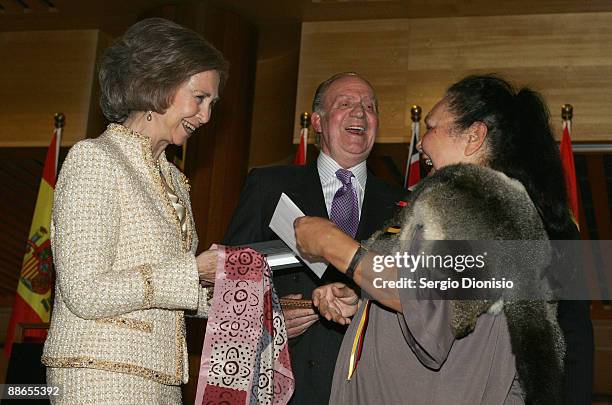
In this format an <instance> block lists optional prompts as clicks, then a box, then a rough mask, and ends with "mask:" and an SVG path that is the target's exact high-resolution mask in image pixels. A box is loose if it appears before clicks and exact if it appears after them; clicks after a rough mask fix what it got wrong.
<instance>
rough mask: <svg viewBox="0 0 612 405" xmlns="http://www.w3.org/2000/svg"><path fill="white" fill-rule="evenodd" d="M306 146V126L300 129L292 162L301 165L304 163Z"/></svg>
mask: <svg viewBox="0 0 612 405" xmlns="http://www.w3.org/2000/svg"><path fill="white" fill-rule="evenodd" d="M307 148H308V128H302V130H301V131H300V146H298V149H297V151H296V152H295V157H294V158H293V164H294V165H298V166H303V165H305V164H306V149H307Z"/></svg>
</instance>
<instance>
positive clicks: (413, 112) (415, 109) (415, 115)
mask: <svg viewBox="0 0 612 405" xmlns="http://www.w3.org/2000/svg"><path fill="white" fill-rule="evenodd" d="M421 111H422V110H421V107H419V106H418V105H416V104H413V105H412V106H411V107H410V118H411V119H412V134H410V146H409V147H408V159H407V160H406V170H405V171H404V173H405V174H404V186H405V187H407V186H406V185H407V184H408V174H409V172H410V164H411V163H412V151H413V150H414V149H413V148H414V146H415V145H414V142H415V141H416V139H415V138H416V136H418V135H419V134H418V128H419V127H418V125H419V122H420V121H421ZM415 131H416V136H415Z"/></svg>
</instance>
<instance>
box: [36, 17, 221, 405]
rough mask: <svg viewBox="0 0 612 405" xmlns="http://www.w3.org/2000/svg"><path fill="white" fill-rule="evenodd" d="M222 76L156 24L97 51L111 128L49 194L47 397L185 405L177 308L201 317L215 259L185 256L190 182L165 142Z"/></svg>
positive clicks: (206, 104) (192, 120)
mask: <svg viewBox="0 0 612 405" xmlns="http://www.w3.org/2000/svg"><path fill="white" fill-rule="evenodd" d="M226 75H227V62H226V61H225V60H224V59H223V56H222V55H221V53H220V52H219V51H217V50H216V49H215V48H214V47H213V46H212V45H210V44H209V43H208V42H206V41H205V40H204V39H203V38H201V37H200V36H199V35H198V34H196V33H195V32H193V31H190V30H188V29H185V28H183V27H181V26H179V25H177V24H174V23H172V22H170V21H167V20H163V19H157V18H156V19H147V20H144V21H141V22H139V23H137V24H135V25H134V26H132V27H131V28H130V29H129V30H128V31H127V32H126V33H125V35H124V36H123V37H122V38H120V39H119V40H118V41H117V42H116V43H115V44H114V45H113V46H112V47H111V48H109V50H108V51H107V52H106V54H105V56H104V58H103V60H102V62H101V65H100V72H99V79H100V86H101V106H102V109H103V112H104V114H105V116H106V117H107V118H108V119H109V121H111V122H112V123H111V124H110V125H109V126H108V128H107V130H106V131H105V132H104V133H103V134H102V135H101V136H99V137H98V138H96V139H87V140H84V141H81V142H79V143H77V144H76V145H75V146H74V147H73V148H72V149H71V151H70V153H69V154H68V157H67V158H66V161H65V162H64V165H63V168H62V171H61V173H60V176H59V180H58V183H57V188H56V191H55V202H54V208H53V221H52V227H51V232H52V234H51V238H52V247H53V253H54V260H55V266H56V271H57V283H56V289H55V304H54V311H53V316H52V318H51V328H50V330H49V337H48V339H47V341H46V343H45V348H44V355H43V358H42V362H43V363H44V364H45V365H46V366H47V383H48V384H50V385H57V386H60V388H61V396H60V397H59V398H57V399H56V402H58V403H79V404H89V403H91V404H93V403H96V404H132V403H133V404H144V403H147V404H153V403H164V404H168V403H181V388H180V384H182V383H185V382H187V379H188V364H187V348H186V343H185V323H184V313H185V312H188V313H192V314H194V315H197V316H206V314H207V312H208V308H209V300H210V298H211V296H212V294H211V292H212V291H211V287H210V285H211V284H212V282H213V281H214V274H215V265H216V254H215V252H214V251H206V252H203V253H202V254H200V255H198V256H196V255H195V252H196V248H197V245H198V238H197V235H196V232H195V225H194V220H193V216H192V212H191V206H190V200H189V185H188V183H187V180H186V178H185V176H184V175H183V174H182V173H181V172H180V171H179V170H178V169H177V168H176V167H175V166H174V165H172V164H171V163H169V162H168V161H167V160H166V156H165V153H164V149H165V147H166V146H167V145H169V144H176V145H182V144H183V143H185V142H186V141H187V139H188V138H189V137H190V136H191V135H192V134H193V133H194V131H195V130H196V129H197V128H198V127H200V126H201V125H203V124H205V123H206V122H208V120H209V119H210V115H211V108H212V106H213V105H214V103H215V102H216V101H217V99H218V94H219V88H220V87H222V85H223V82H224V80H225V78H226ZM203 285H205V286H206V285H208V287H204V286H203Z"/></svg>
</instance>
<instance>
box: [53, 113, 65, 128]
mask: <svg viewBox="0 0 612 405" xmlns="http://www.w3.org/2000/svg"><path fill="white" fill-rule="evenodd" d="M65 122H66V116H65V115H64V114H63V113H55V128H63V127H64V123H65Z"/></svg>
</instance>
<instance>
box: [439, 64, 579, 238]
mask: <svg viewBox="0 0 612 405" xmlns="http://www.w3.org/2000/svg"><path fill="white" fill-rule="evenodd" d="M444 99H445V100H446V101H447V102H448V106H449V109H450V110H451V112H453V113H454V115H455V117H456V119H455V125H456V127H457V128H458V129H459V130H463V129H467V128H468V127H469V126H470V125H472V124H473V123H474V122H482V123H484V124H485V125H486V126H487V134H488V135H487V141H486V147H487V149H488V150H487V160H488V161H487V162H486V163H487V164H488V166H490V167H491V168H493V169H496V170H499V171H501V172H503V173H505V174H506V175H508V176H509V177H512V178H515V179H517V180H519V181H520V182H521V183H522V184H523V185H524V186H525V189H526V190H527V193H529V196H530V197H531V200H532V201H533V202H534V204H535V206H536V207H537V208H538V211H539V212H540V214H541V215H542V218H543V221H544V224H545V226H546V229H547V231H548V235H549V237H550V238H551V239H566V238H571V237H570V234H572V233H574V232H575V227H574V224H573V222H572V220H571V217H570V214H569V207H568V204H567V191H566V188H565V179H564V177H563V169H562V166H561V159H560V157H559V149H558V147H557V144H556V142H555V139H554V137H553V133H552V129H551V127H550V114H549V112H548V108H547V107H546V104H545V103H544V101H543V100H542V97H541V96H540V94H538V93H537V92H535V91H533V90H531V89H529V88H526V87H525V88H522V89H520V90H518V91H517V90H516V89H515V88H514V87H513V86H512V85H511V84H510V83H509V82H507V81H506V80H504V79H502V78H501V77H499V76H496V75H478V76H468V77H466V78H464V79H462V80H460V81H459V82H457V83H455V84H453V85H452V86H451V87H450V88H449V89H448V90H447V91H446V95H445V97H444Z"/></svg>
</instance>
